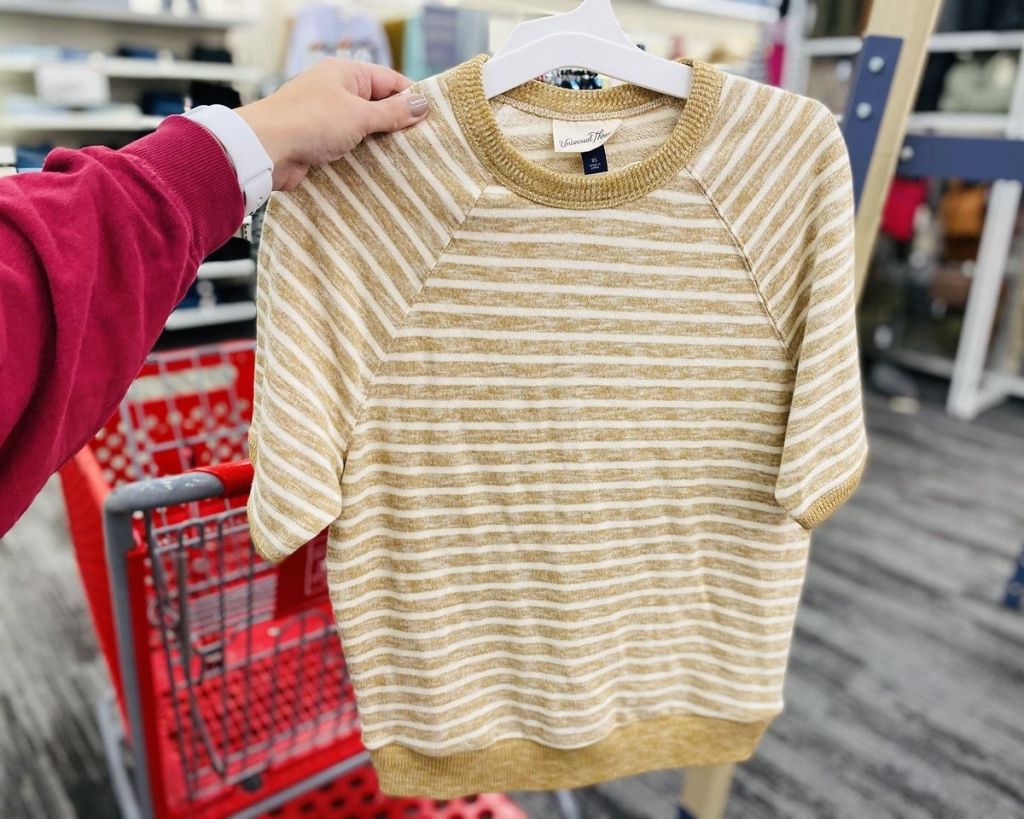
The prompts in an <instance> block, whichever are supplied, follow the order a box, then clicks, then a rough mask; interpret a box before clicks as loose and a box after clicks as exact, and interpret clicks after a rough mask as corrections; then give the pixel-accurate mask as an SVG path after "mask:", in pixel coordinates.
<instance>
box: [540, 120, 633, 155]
mask: <svg viewBox="0 0 1024 819" xmlns="http://www.w3.org/2000/svg"><path fill="white" fill-rule="evenodd" d="M620 125H622V120H621V119H610V120H602V121H598V120H587V121H586V122H567V121H566V120H561V119H553V120H551V133H552V136H553V137H554V140H555V152H556V153H560V154H578V153H582V152H583V151H592V150H594V149H595V148H600V147H601V146H602V145H604V144H605V143H606V142H607V141H608V140H609V139H611V138H612V134H614V133H615V131H616V129H617V128H618V127H619V126H620Z"/></svg>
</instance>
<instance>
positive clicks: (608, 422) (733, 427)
mask: <svg viewBox="0 0 1024 819" xmlns="http://www.w3.org/2000/svg"><path fill="white" fill-rule="evenodd" d="M643 425H644V429H686V430H691V429H728V430H730V431H744V432H747V431H750V432H755V431H756V432H768V433H774V434H778V433H781V432H785V431H786V425H785V424H759V423H756V422H754V421H709V420H703V419H694V420H692V421H666V420H663V419H660V418H645V419H644V423H643ZM580 426H581V424H580V422H579V421H553V420H551V421H549V420H545V421H470V420H466V421H401V420H390V419H387V420H380V421H366V422H363V423H361V424H360V425H359V430H360V432H365V431H367V430H371V429H387V430H403V431H409V432H464V431H468V430H474V429H480V430H494V431H500V432H511V431H513V430H549V429H579V428H580ZM636 426H637V423H636V421H634V420H632V419H601V418H592V419H587V421H586V428H587V429H588V430H599V429H636ZM658 485H659V486H660V485H662V484H661V483H660V482H658ZM666 485H667V484H666ZM559 486H561V484H559ZM621 488H627V487H626V486H622V487H621Z"/></svg>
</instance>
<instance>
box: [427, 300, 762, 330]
mask: <svg viewBox="0 0 1024 819" xmlns="http://www.w3.org/2000/svg"><path fill="white" fill-rule="evenodd" d="M416 310H417V312H419V313H456V314H458V315H461V316H464V315H478V316H518V317H526V318H535V317H538V316H543V317H545V318H561V319H567V320H569V321H579V320H581V319H613V320H618V321H634V322H636V321H649V322H656V321H663V322H673V323H680V322H681V323H684V324H690V325H693V326H701V325H706V324H726V325H741V324H742V325H755V326H761V325H763V324H764V323H765V320H764V316H763V315H761V314H760V313H757V314H753V313H751V314H750V315H743V314H735V315H733V314H731V313H712V312H710V311H709V312H706V313H657V312H653V311H647V310H584V309H582V308H579V307H576V306H575V305H566V306H565V307H514V306H512V305H508V304H500V305H493V306H492V305H487V304H459V303H455V302H452V303H448V302H429V301H425V302H420V303H419V304H417V305H416Z"/></svg>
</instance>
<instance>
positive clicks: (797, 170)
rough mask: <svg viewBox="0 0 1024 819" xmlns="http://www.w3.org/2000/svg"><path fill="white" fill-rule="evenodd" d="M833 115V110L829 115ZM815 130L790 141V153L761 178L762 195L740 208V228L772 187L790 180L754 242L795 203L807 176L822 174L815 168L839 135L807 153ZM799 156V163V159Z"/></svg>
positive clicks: (737, 223) (737, 225)
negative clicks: (782, 212) (797, 189)
mask: <svg viewBox="0 0 1024 819" xmlns="http://www.w3.org/2000/svg"><path fill="white" fill-rule="evenodd" d="M829 116H831V114H830V115H829ZM814 134H815V128H814V126H813V125H812V126H811V127H810V128H808V129H807V130H805V131H803V132H802V133H801V134H800V138H799V139H798V140H797V141H796V142H794V143H793V144H792V145H790V147H789V150H788V151H787V152H786V155H785V156H784V157H783V158H782V159H781V160H780V161H778V162H777V164H775V165H774V167H773V169H772V172H771V174H770V175H769V176H768V177H766V178H763V179H759V180H758V188H759V190H760V196H758V198H757V199H755V200H753V201H751V202H749V203H747V206H746V207H745V208H744V209H743V211H742V212H740V213H739V214H738V215H737V216H736V218H735V219H734V220H733V227H734V228H736V230H737V231H740V230H742V229H743V225H745V224H746V222H747V219H749V218H750V217H751V216H752V215H753V214H754V213H755V212H756V210H757V205H758V204H760V201H761V200H762V199H763V198H764V197H765V196H767V195H769V194H770V192H771V190H772V189H773V188H774V187H775V184H776V183H777V182H779V181H786V182H787V184H786V186H785V188H783V190H782V192H781V193H780V194H778V195H776V196H773V197H772V201H773V203H774V204H773V205H772V208H771V210H769V211H768V214H767V215H766V216H765V217H763V218H762V219H761V220H760V221H759V223H758V224H759V227H758V228H757V230H756V231H755V232H754V233H753V235H752V236H751V240H750V243H751V245H752V246H754V247H756V246H757V243H758V240H759V239H760V238H761V234H763V233H764V231H765V230H768V229H770V228H772V226H773V225H774V224H775V223H776V220H777V218H778V217H777V214H778V212H779V211H780V210H781V209H783V208H785V207H791V206H792V203H791V202H790V199H791V196H792V193H791V192H792V191H793V190H794V188H796V187H798V186H799V185H800V184H801V182H803V180H805V179H808V178H811V179H815V178H820V176H819V174H816V173H815V172H814V170H813V169H814V166H815V164H816V163H817V161H818V159H819V158H820V157H821V156H822V155H823V154H825V153H826V152H827V151H828V150H829V149H830V148H831V147H832V143H833V141H834V140H835V139H836V138H837V137H833V138H826V139H824V140H822V141H821V142H819V143H818V144H817V145H815V146H814V148H813V150H811V152H810V153H809V154H808V153H806V149H805V145H806V144H807V142H808V141H809V140H810V138H811V137H812V136H813V135H814ZM798 159H799V163H800V164H799V165H797V164H796V163H797V161H798ZM736 193H737V192H736V191H734V192H733V196H735V195H736Z"/></svg>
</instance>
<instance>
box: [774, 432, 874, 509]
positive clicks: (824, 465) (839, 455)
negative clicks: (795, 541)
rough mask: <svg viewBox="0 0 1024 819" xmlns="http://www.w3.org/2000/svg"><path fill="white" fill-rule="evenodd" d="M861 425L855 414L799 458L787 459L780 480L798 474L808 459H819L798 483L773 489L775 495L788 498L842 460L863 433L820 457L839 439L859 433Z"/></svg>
mask: <svg viewBox="0 0 1024 819" xmlns="http://www.w3.org/2000/svg"><path fill="white" fill-rule="evenodd" d="M862 427H863V419H862V418H861V417H860V415H857V416H856V417H855V418H853V419H852V420H850V421H849V422H848V423H847V424H846V425H845V426H844V427H843V428H842V429H840V430H837V431H835V432H833V433H832V434H830V435H829V436H828V438H826V439H824V440H822V441H818V442H816V444H815V445H814V446H813V447H811V448H810V449H809V450H808V451H807V452H806V453H805V454H803V455H801V456H800V457H799V458H794V459H793V460H792V461H789V462H787V463H786V464H784V465H783V471H782V476H781V478H780V481H785V480H786V479H787V478H788V477H789V476H790V474H791V473H793V472H794V471H795V472H797V473H798V474H799V471H800V467H801V466H803V465H804V464H806V463H807V462H808V461H810V460H812V459H815V458H819V459H820V460H818V461H816V462H815V464H814V466H813V467H812V469H811V470H810V471H809V472H808V473H807V474H805V475H803V476H802V477H801V479H800V482H799V483H798V484H794V485H793V486H788V487H786V488H785V489H777V490H776V491H775V494H776V497H777V498H779V500H780V501H781V500H782V499H783V498H788V497H790V496H792V495H794V494H796V493H797V492H799V491H801V490H802V489H806V487H807V484H809V483H810V482H811V481H812V480H813V479H814V478H815V476H817V475H818V474H819V473H821V472H824V471H825V470H826V469H828V468H829V467H831V466H834V465H835V464H837V463H839V462H840V461H842V460H843V459H844V458H845V457H846V456H847V455H849V454H850V453H851V452H852V451H853V450H855V449H856V448H857V447H858V446H860V443H861V441H862V440H863V435H859V434H857V435H854V438H853V441H852V442H851V443H849V444H847V445H846V446H845V447H844V448H843V449H842V450H840V451H839V452H836V453H834V454H832V455H830V456H829V457H827V458H823V457H822V455H823V451H824V452H827V451H828V450H829V449H831V448H832V447H834V446H835V445H836V444H838V443H839V442H840V441H842V440H844V439H846V438H848V437H849V436H850V435H851V434H854V433H859V432H860V430H861V428H862Z"/></svg>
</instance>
